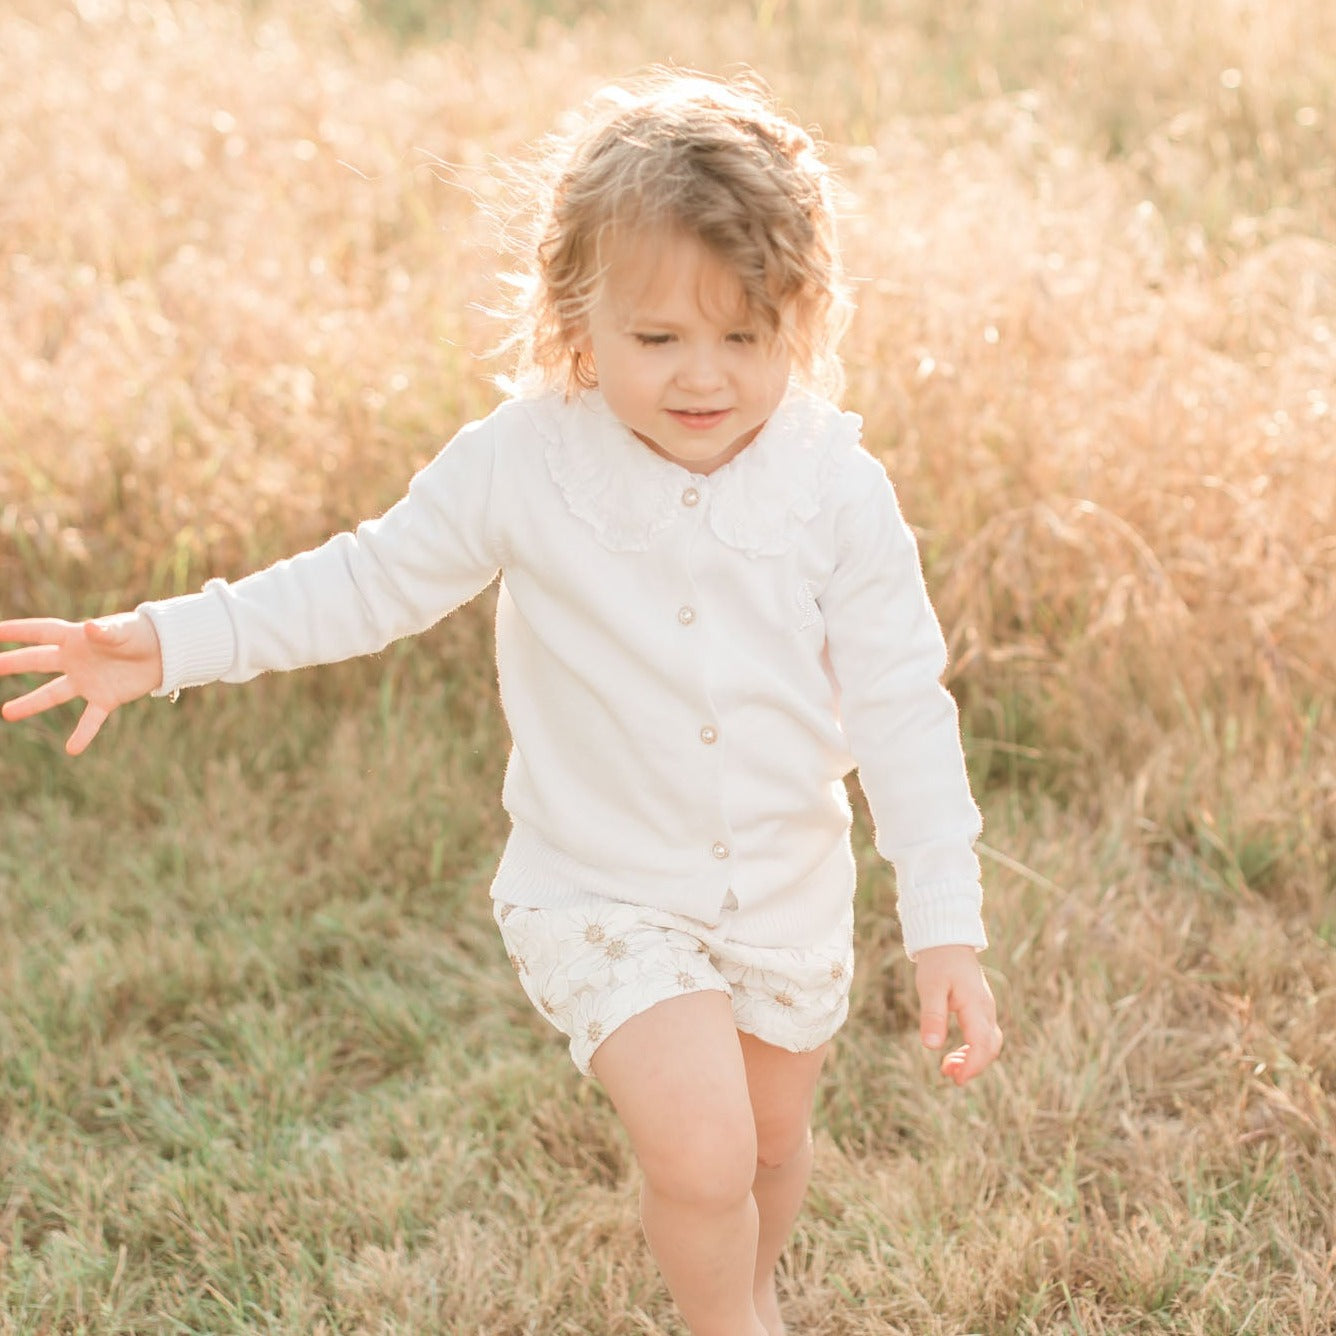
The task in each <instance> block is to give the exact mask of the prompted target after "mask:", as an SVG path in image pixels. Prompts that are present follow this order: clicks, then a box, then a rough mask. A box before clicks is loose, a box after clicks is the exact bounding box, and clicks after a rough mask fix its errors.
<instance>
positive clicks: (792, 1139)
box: [738, 1033, 830, 1166]
mask: <svg viewBox="0 0 1336 1336" xmlns="http://www.w3.org/2000/svg"><path fill="white" fill-rule="evenodd" d="M738 1040H739V1045H740V1047H741V1049H742V1061H743V1066H744V1068H745V1070H746V1074H747V1091H748V1096H749V1098H750V1100H751V1106H752V1116H753V1118H754V1120H755V1124H756V1158H757V1161H758V1163H760V1164H762V1165H768V1166H774V1165H779V1164H783V1163H785V1161H787V1160H790V1159H792V1158H793V1156H794V1155H796V1154H797V1153H798V1152H799V1151H800V1150H801V1149H802V1148H803V1146H804V1145H805V1144H806V1142H807V1137H808V1134H809V1129H810V1127H811V1123H812V1103H813V1100H814V1099H815V1097H816V1086H817V1081H818V1080H819V1079H820V1076H821V1067H822V1064H823V1063H824V1062H825V1060H826V1053H827V1051H828V1050H829V1048H830V1045H829V1043H825V1044H821V1045H820V1046H819V1047H817V1048H814V1049H812V1050H810V1051H808V1052H806V1053H792V1052H790V1051H789V1050H788V1049H785V1048H776V1047H775V1045H773V1044H767V1043H765V1042H764V1041H763V1040H761V1039H758V1038H756V1036H755V1035H751V1034H743V1033H739V1035H738Z"/></svg>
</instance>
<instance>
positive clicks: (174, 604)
mask: <svg viewBox="0 0 1336 1336" xmlns="http://www.w3.org/2000/svg"><path fill="white" fill-rule="evenodd" d="M495 418H496V415H495V414H494V415H493V417H492V418H488V419H484V420H483V421H482V422H477V423H473V424H471V425H470V426H468V427H466V428H464V429H463V430H462V431H461V432H460V433H459V434H458V435H457V436H456V437H455V438H454V440H453V441H452V442H451V443H450V444H449V445H448V446H447V447H446V448H445V449H444V450H442V451H441V452H440V454H438V455H437V456H436V458H435V459H434V460H433V461H432V462H431V463H429V464H428V465H427V466H426V467H425V468H423V469H422V471H421V472H420V473H418V474H417V475H416V477H414V479H413V481H412V483H411V484H410V486H409V489H408V493H407V495H406V496H404V498H403V499H402V500H400V501H399V502H397V503H396V504H395V505H394V506H392V507H391V508H390V509H389V510H388V511H386V512H385V513H384V514H383V515H381V516H380V517H379V518H378V519H373V520H368V521H366V522H364V523H362V524H360V525H358V527H357V528H356V529H355V530H352V531H349V532H346V533H340V534H337V535H335V536H334V537H333V538H331V539H329V540H328V542H326V543H324V544H322V545H321V546H320V547H317V548H313V549H312V550H310V551H308V552H303V553H301V554H299V555H298V556H295V557H289V558H287V559H285V560H282V561H279V562H277V563H275V564H274V565H272V566H270V567H268V568H267V569H265V570H262V571H259V572H257V573H255V574H254V575H249V576H246V577H245V578H244V579H241V580H238V581H236V582H235V583H231V584H229V583H226V582H225V581H222V580H211V581H209V582H208V583H207V584H206V585H205V586H204V589H203V591H202V592H201V593H198V594H190V595H186V596H184V597H181V598H174V599H166V600H162V601H159V602H153V603H146V604H143V605H142V610H143V611H144V612H145V613H146V614H147V615H148V616H149V618H150V619H151V620H152V622H153V624H154V627H155V629H156V630H157V632H158V639H159V642H160V644H161V646H162V657H163V681H162V686H161V687H160V688H159V689H158V692H157V693H155V694H158V695H166V694H169V693H170V692H173V691H175V690H177V689H178V688H180V687H184V686H196V685H199V684H202V683H205V682H212V681H224V682H246V681H249V680H250V679H251V678H253V677H256V676H258V675H259V674H260V673H263V672H268V671H271V670H275V669H291V668H301V667H305V666H307V665H311V664H318V663H336V662H338V661H340V660H343V659H349V658H353V657H355V656H356V655H359V654H371V653H375V652H376V651H378V650H381V649H384V648H385V646H386V645H388V644H389V643H390V642H391V641H393V640H397V639H399V638H401V637H403V636H408V635H413V634H416V633H417V632H420V631H424V630H426V629H427V628H428V627H429V626H431V625H433V624H434V623H435V622H437V621H439V620H440V619H441V618H442V617H444V616H445V615H446V614H447V613H449V612H451V611H452V610H453V609H454V608H456V607H458V606H459V605H460V604H462V603H464V602H467V601H468V600H469V599H470V598H472V597H473V596H474V595H476V594H477V593H479V592H480V591H481V590H482V589H484V588H485V587H486V586H487V585H488V584H489V583H490V582H491V580H492V579H493V577H494V576H495V575H496V572H497V569H498V566H499V559H498V557H497V544H496V541H495V537H494V533H495V529H494V520H493V513H494V505H495V491H496V489H495V486H494V477H493V475H494V468H495V456H496V430H495V427H494V420H495Z"/></svg>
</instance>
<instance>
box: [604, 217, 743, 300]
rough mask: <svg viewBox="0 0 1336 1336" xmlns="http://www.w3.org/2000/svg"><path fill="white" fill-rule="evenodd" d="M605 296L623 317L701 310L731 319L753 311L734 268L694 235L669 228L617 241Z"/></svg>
mask: <svg viewBox="0 0 1336 1336" xmlns="http://www.w3.org/2000/svg"><path fill="white" fill-rule="evenodd" d="M603 296H604V298H605V300H607V301H608V302H609V303H610V304H611V305H612V307H613V308H614V309H615V310H616V312H617V313H618V315H620V316H622V317H623V318H630V317H634V316H645V315H650V314H653V315H660V316H673V315H677V316H682V317H689V316H692V315H696V314H701V315H705V316H706V317H708V318H710V319H712V320H719V321H725V322H728V321H735V320H743V319H746V318H747V316H748V314H749V311H748V302H747V294H746V292H745V290H744V289H743V286H742V283H741V281H740V280H739V279H738V276H737V275H736V274H735V273H734V272H733V270H732V269H730V268H729V267H728V265H727V264H725V263H724V262H723V261H722V260H721V259H720V258H719V257H718V256H717V255H715V254H714V252H713V251H711V250H710V249H709V248H708V247H706V246H705V245H704V244H703V243H702V242H700V241H698V240H696V238H695V237H693V236H690V235H689V234H687V233H684V232H677V231H669V230H666V229H665V230H655V231H652V232H649V233H645V234H641V235H639V236H637V237H635V238H627V239H625V240H622V241H619V242H617V243H615V244H614V247H613V251H612V256H611V260H610V262H609V264H608V269H607V273H606V276H605V277H604V281H603Z"/></svg>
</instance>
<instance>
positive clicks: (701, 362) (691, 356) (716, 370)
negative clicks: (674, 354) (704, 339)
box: [677, 343, 724, 394]
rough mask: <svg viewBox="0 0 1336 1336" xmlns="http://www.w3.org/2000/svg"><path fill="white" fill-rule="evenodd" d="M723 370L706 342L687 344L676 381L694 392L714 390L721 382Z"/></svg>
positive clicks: (714, 351) (715, 354)
mask: <svg viewBox="0 0 1336 1336" xmlns="http://www.w3.org/2000/svg"><path fill="white" fill-rule="evenodd" d="M723 378H724V377H723V370H722V368H721V366H720V362H719V357H718V354H717V352H716V350H715V349H714V348H713V347H712V346H711V345H710V344H707V343H698V344H692V345H688V347H687V349H686V356H685V357H684V358H683V360H682V363H681V365H680V366H679V367H678V370H677V383H678V384H679V385H680V386H681V387H682V388H683V389H684V390H690V391H692V392H693V393H696V394H703V393H708V392H709V391H711V390H716V389H718V388H719V386H720V385H721V384H722V382H723Z"/></svg>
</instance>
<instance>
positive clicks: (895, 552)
mask: <svg viewBox="0 0 1336 1336" xmlns="http://www.w3.org/2000/svg"><path fill="white" fill-rule="evenodd" d="M856 472H857V474H858V477H857V483H858V489H857V490H858V492H859V493H860V497H859V500H858V501H857V502H856V503H851V507H850V514H849V515H848V517H847V519H845V518H843V517H842V520H841V528H840V532H841V540H842V541H841V547H840V555H839V560H838V563H837V566H836V569H835V571H834V574H833V575H832V577H831V579H830V581H829V582H828V584H827V587H826V589H825V591H824V593H823V595H822V597H821V598H820V599H819V600H818V601H819V603H820V606H821V610H822V615H823V617H824V620H825V624H826V635H827V644H828V648H829V653H830V659H831V664H832V667H833V668H834V671H835V677H836V679H837V681H838V683H839V688H840V719H841V725H842V727H843V729H844V732H845V735H846V737H847V738H848V740H849V745H850V749H851V751H852V752H853V756H854V760H855V761H856V763H857V766H858V775H859V781H860V783H861V784H862V786H863V792H864V793H865V794H866V796H867V800H868V806H869V808H870V809H871V812H872V817H873V822H874V824H875V828H876V834H875V838H876V846H877V851H878V852H879V853H880V854H881V855H882V856H883V857H884V858H887V859H889V860H890V861H891V862H892V863H893V864H894V865H895V870H896V883H897V887H898V891H899V908H900V921H901V926H902V929H903V933H904V943H905V950H906V951H907V952H908V953H909V955H910V956H914V955H917V954H918V952H920V951H922V950H925V949H926V948H928V947H931V946H946V945H969V946H974V947H976V948H982V947H984V946H985V945H986V944H987V939H986V937H985V935H984V928H983V920H982V917H981V911H980V905H981V899H982V894H981V890H980V884H979V862H978V859H977V857H976V856H975V854H974V848H973V846H974V841H975V840H976V839H977V838H978V836H979V832H980V824H981V823H980V817H979V810H978V808H977V806H976V805H975V803H974V800H973V798H972V797H971V795H970V789H969V781H968V778H967V776H966V772H965V759H964V753H963V750H962V747H961V742H960V730H959V722H958V717H957V711H956V705H955V701H954V700H953V699H952V697H951V695H950V693H949V692H948V691H947V690H946V688H945V687H944V686H943V685H942V682H941V677H942V673H943V672H944V670H945V668H946V644H945V641H944V640H943V638H942V633H941V629H940V627H939V626H938V622H937V617H936V614H935V613H934V612H933V609H932V606H931V604H930V602H929V600H928V594H927V589H926V587H925V585H924V580H923V571H922V568H921V566H920V563H919V556H918V547H917V544H916V543H915V540H914V536H913V533H912V532H911V531H910V529H909V526H908V525H907V524H906V523H905V520H904V517H903V516H902V515H901V513H900V508H899V505H898V504H897V502H896V498H895V493H894V490H893V489H892V487H891V484H890V481H889V480H888V479H887V477H886V474H885V471H884V470H883V469H882V468H881V466H880V464H878V463H877V461H876V460H874V459H872V458H871V456H868V455H862V456H861V458H860V460H859V467H858V469H857V470H856Z"/></svg>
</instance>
